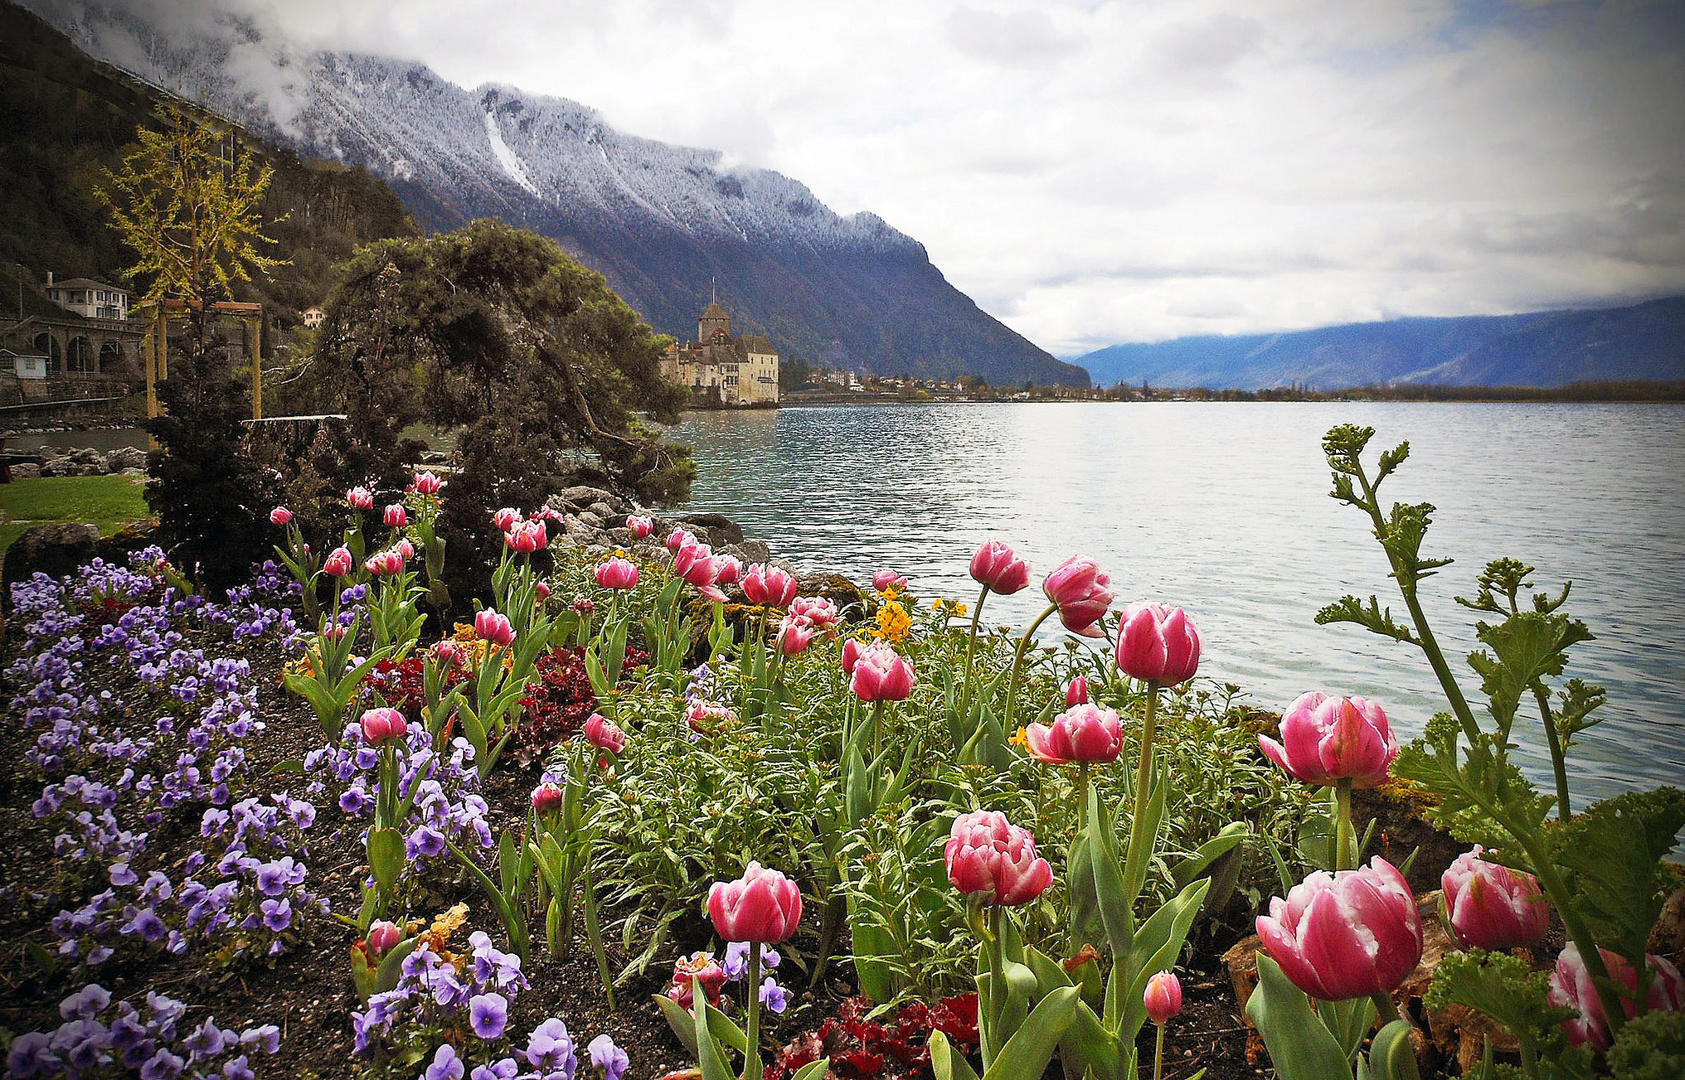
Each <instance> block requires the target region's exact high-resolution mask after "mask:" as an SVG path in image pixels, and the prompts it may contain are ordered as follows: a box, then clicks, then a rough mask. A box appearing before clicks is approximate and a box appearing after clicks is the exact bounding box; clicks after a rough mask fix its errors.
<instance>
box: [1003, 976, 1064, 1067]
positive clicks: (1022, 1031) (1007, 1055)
mask: <svg viewBox="0 0 1685 1080" xmlns="http://www.w3.org/2000/svg"><path fill="white" fill-rule="evenodd" d="M1077 1004H1078V1001H1077V989H1076V987H1074V986H1065V987H1061V988H1059V989H1058V990H1055V991H1053V992H1052V993H1051V994H1048V995H1047V996H1046V997H1045V998H1042V1000H1041V1004H1040V1005H1037V1006H1036V1007H1035V1011H1033V1012H1031V1013H1030V1015H1029V1016H1028V1017H1027V1018H1026V1019H1025V1020H1024V1022H1023V1023H1022V1024H1020V1025H1019V1027H1018V1030H1017V1031H1016V1032H1014V1033H1013V1035H1012V1038H1010V1039H1008V1040H1007V1041H1006V1045H1005V1046H1004V1047H1002V1048H1001V1051H1000V1053H999V1054H997V1055H996V1056H995V1060H994V1061H993V1062H991V1063H990V1065H989V1068H988V1069H987V1070H986V1071H985V1072H984V1073H983V1080H1025V1078H1027V1077H1036V1076H1040V1075H1041V1074H1042V1073H1043V1072H1044V1071H1046V1069H1047V1063H1048V1062H1049V1061H1051V1060H1053V1051H1054V1050H1056V1049H1058V1047H1059V1039H1060V1038H1061V1037H1062V1036H1063V1035H1064V1034H1065V1029H1066V1027H1068V1026H1069V1025H1070V1022H1071V1015H1072V1013H1074V1012H1075V1011H1076V1007H1077Z"/></svg>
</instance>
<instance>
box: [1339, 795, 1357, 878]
mask: <svg viewBox="0 0 1685 1080" xmlns="http://www.w3.org/2000/svg"><path fill="white" fill-rule="evenodd" d="M1357 863H1358V850H1357V830H1356V828H1354V827H1353V825H1352V779H1351V777H1349V776H1342V777H1340V778H1339V779H1338V780H1336V781H1335V782H1334V869H1336V870H1356V869H1357Z"/></svg>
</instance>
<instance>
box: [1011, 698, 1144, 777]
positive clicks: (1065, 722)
mask: <svg viewBox="0 0 1685 1080" xmlns="http://www.w3.org/2000/svg"><path fill="white" fill-rule="evenodd" d="M1024 735H1025V738H1026V740H1027V742H1028V744H1029V750H1030V754H1031V756H1033V757H1034V758H1035V759H1036V760H1038V761H1044V762H1046V763H1047V764H1049V765H1069V764H1070V763H1072V762H1075V761H1083V762H1102V763H1103V762H1108V761H1116V760H1117V756H1118V754H1119V753H1120V752H1121V751H1122V750H1123V722H1122V720H1120V719H1119V717H1118V714H1117V713H1116V712H1114V711H1113V710H1111V709H1106V708H1102V707H1101V706H1099V705H1095V704H1093V703H1087V704H1082V705H1072V706H1071V707H1070V708H1068V709H1066V710H1065V711H1064V712H1062V713H1060V714H1059V715H1058V716H1056V717H1054V719H1053V724H1052V725H1051V726H1047V725H1043V724H1031V725H1030V726H1029V727H1028V728H1027V729H1025V732H1024Z"/></svg>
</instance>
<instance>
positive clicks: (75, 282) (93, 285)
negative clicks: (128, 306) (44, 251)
mask: <svg viewBox="0 0 1685 1080" xmlns="http://www.w3.org/2000/svg"><path fill="white" fill-rule="evenodd" d="M47 288H49V289H115V290H116V291H117V292H120V293H124V294H127V293H128V291H129V290H127V289H125V288H123V287H122V286H121V285H107V284H106V283H105V282H103V281H95V280H94V279H93V278H85V277H73V278H69V279H67V280H65V281H55V282H53V283H52V284H51V285H48V286H47Z"/></svg>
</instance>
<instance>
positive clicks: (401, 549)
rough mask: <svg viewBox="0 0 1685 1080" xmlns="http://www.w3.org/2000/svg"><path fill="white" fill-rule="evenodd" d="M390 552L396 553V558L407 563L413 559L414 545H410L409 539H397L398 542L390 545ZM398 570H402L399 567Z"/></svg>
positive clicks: (401, 537) (402, 537)
mask: <svg viewBox="0 0 1685 1080" xmlns="http://www.w3.org/2000/svg"><path fill="white" fill-rule="evenodd" d="M392 550H393V551H396V552H397V553H398V558H400V559H402V560H403V561H404V562H409V561H410V560H411V559H413V558H415V545H414V544H412V543H410V538H409V537H407V536H400V537H398V542H397V543H396V544H393V545H392ZM399 569H403V568H402V567H399Z"/></svg>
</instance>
